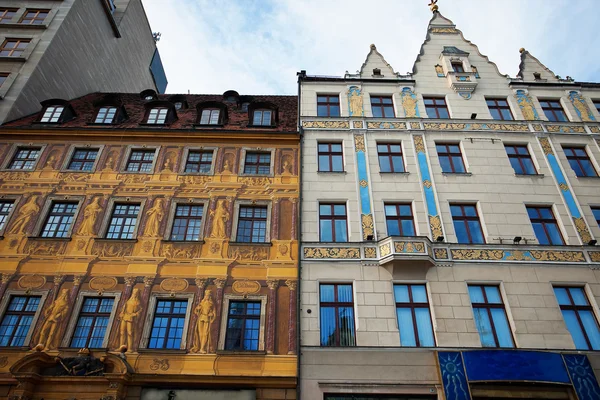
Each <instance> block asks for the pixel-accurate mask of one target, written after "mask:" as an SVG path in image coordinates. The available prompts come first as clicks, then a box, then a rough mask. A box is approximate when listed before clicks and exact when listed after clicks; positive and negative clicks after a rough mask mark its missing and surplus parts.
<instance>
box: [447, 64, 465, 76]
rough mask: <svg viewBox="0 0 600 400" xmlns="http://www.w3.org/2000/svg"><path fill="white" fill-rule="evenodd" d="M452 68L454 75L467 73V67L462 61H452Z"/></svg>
mask: <svg viewBox="0 0 600 400" xmlns="http://www.w3.org/2000/svg"><path fill="white" fill-rule="evenodd" d="M450 66H451V67H452V72H454V73H457V74H464V73H465V65H464V63H463V62H462V61H452V62H450ZM458 68H460V69H461V71H457V69H458Z"/></svg>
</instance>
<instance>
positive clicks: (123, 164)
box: [119, 145, 160, 174]
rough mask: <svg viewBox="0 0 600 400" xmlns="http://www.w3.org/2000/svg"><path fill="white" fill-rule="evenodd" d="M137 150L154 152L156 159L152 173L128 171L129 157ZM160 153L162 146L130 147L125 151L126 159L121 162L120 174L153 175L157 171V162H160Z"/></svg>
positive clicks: (153, 161) (154, 159) (153, 162)
mask: <svg viewBox="0 0 600 400" xmlns="http://www.w3.org/2000/svg"><path fill="white" fill-rule="evenodd" d="M135 150H154V158H153V159H152V169H151V170H150V171H147V172H146V171H127V164H128V163H129V157H130V156H131V152H133V151H135ZM159 151H160V146H146V145H144V146H133V145H129V146H127V148H126V149H125V152H124V153H125V157H123V160H121V168H120V170H119V172H120V173H123V174H153V173H154V170H155V169H156V162H157V160H158V154H159Z"/></svg>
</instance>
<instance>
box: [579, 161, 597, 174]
mask: <svg viewBox="0 0 600 400" xmlns="http://www.w3.org/2000/svg"><path fill="white" fill-rule="evenodd" d="M580 162H581V166H582V167H583V172H584V174H585V176H596V170H595V169H594V167H593V166H592V163H591V162H590V161H589V160H580Z"/></svg>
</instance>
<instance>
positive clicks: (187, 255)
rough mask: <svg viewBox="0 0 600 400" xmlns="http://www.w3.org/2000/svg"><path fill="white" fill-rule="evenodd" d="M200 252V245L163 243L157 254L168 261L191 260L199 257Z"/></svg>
mask: <svg viewBox="0 0 600 400" xmlns="http://www.w3.org/2000/svg"><path fill="white" fill-rule="evenodd" d="M201 250H202V245H201V244H200V243H197V244H196V243H194V244H189V243H163V245H162V246H161V248H160V252H159V254H160V256H161V257H165V258H168V259H192V258H198V257H200V251H201Z"/></svg>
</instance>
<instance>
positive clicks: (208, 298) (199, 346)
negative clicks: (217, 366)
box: [191, 290, 217, 354]
mask: <svg viewBox="0 0 600 400" xmlns="http://www.w3.org/2000/svg"><path fill="white" fill-rule="evenodd" d="M194 314H196V315H197V316H198V324H197V325H196V337H195V339H194V347H192V348H191V351H192V352H193V353H198V352H199V353H200V354H206V353H208V350H209V349H210V345H211V337H210V326H211V325H212V323H213V322H214V321H215V318H216V317H217V315H216V314H215V303H214V301H213V297H212V291H211V290H207V291H206V292H205V293H204V298H203V299H202V301H201V302H200V303H199V304H198V306H197V307H196V309H195V310H194Z"/></svg>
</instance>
